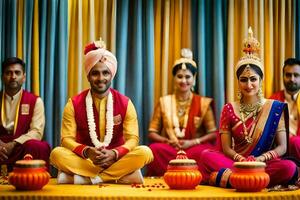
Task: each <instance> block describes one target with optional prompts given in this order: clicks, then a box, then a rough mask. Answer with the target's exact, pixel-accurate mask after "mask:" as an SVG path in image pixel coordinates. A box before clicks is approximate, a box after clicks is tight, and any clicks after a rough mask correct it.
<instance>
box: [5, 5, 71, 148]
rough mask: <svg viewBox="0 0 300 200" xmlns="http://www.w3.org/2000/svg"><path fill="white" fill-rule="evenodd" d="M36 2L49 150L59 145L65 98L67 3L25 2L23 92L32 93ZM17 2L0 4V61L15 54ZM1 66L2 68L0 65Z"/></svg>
mask: <svg viewBox="0 0 300 200" xmlns="http://www.w3.org/2000/svg"><path fill="white" fill-rule="evenodd" d="M37 2H38V3H39V50H40V51H39V55H38V56H39V61H40V63H39V65H40V72H39V73H40V96H41V98H42V99H43V101H44V105H45V115H46V127H45V132H44V139H45V140H46V141H47V142H49V144H50V145H51V146H52V147H55V146H58V145H59V144H60V127H61V118H62V112H63V108H64V105H65V103H66V99H67V72H68V63H67V61H68V60H67V59H68V49H67V47H68V1H67V0H51V1H46V0H40V1H38V0H25V1H24V10H23V12H24V15H23V18H22V20H23V30H22V32H23V55H24V62H25V63H26V83H25V89H26V90H28V91H31V84H32V83H31V82H32V76H31V74H32V67H31V64H32V63H31V60H32V56H33V55H32V45H33V43H32V41H33V32H32V31H33V14H34V3H37ZM17 6H18V1H17V0H2V1H0V11H1V12H0V17H1V18H0V48H1V50H0V60H1V62H2V61H3V60H4V59H5V58H7V57H11V56H16V51H17V18H18V16H17V8H18V7H17ZM1 67H2V66H1Z"/></svg>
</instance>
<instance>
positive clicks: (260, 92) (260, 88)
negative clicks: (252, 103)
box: [257, 86, 264, 100]
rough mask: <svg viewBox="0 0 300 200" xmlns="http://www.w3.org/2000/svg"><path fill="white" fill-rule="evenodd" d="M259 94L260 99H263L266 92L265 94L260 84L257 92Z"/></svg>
mask: <svg viewBox="0 0 300 200" xmlns="http://www.w3.org/2000/svg"><path fill="white" fill-rule="evenodd" d="M257 96H258V99H259V100H261V99H263V98H264V94H263V91H262V87H261V86H260V87H259V89H258V92H257Z"/></svg>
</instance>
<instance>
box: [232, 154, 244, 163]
mask: <svg viewBox="0 0 300 200" xmlns="http://www.w3.org/2000/svg"><path fill="white" fill-rule="evenodd" d="M233 160H234V161H236V162H242V161H244V160H246V159H245V158H244V157H243V156H242V155H240V154H238V153H236V154H234V155H233Z"/></svg>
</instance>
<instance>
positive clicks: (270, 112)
mask: <svg viewBox="0 0 300 200" xmlns="http://www.w3.org/2000/svg"><path fill="white" fill-rule="evenodd" d="M249 33H250V37H249V38H248V40H246V41H245V43H246V44H244V46H245V49H244V52H245V56H244V57H242V59H241V60H240V61H239V62H238V64H237V66H236V75H237V79H238V86H239V90H240V95H238V96H239V101H236V102H232V103H228V104H226V105H225V106H224V107H223V110H222V113H221V119H220V130H219V133H220V137H219V139H220V146H219V147H220V149H219V151H215V150H208V151H203V152H202V154H201V158H200V159H201V160H205V162H203V163H202V165H201V168H202V172H203V176H204V178H203V179H204V182H209V183H210V184H212V185H216V186H221V187H229V186H230V185H229V182H228V180H229V177H230V174H231V168H232V166H233V163H234V162H235V161H238V162H241V161H260V162H265V163H266V172H267V173H268V174H269V176H270V183H269V186H273V185H277V184H283V185H284V184H294V183H295V181H296V180H297V177H298V173H297V168H296V165H295V163H293V162H292V161H290V160H282V159H281V157H282V156H283V155H284V154H286V152H287V149H288V148H287V146H288V145H287V142H288V141H287V138H288V123H287V122H288V121H287V120H288V119H287V117H288V111H287V105H286V104H285V103H282V102H279V101H276V100H269V99H264V98H263V96H262V92H261V87H262V79H263V67H262V64H261V62H260V59H259V58H258V57H257V56H256V54H255V53H257V52H256V50H258V49H259V48H258V47H259V43H258V42H257V40H256V39H255V38H253V36H252V32H249ZM212 172H214V173H212Z"/></svg>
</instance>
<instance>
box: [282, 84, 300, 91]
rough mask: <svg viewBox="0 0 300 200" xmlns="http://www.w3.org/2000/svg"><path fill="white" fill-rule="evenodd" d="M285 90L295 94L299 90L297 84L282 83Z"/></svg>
mask: <svg viewBox="0 0 300 200" xmlns="http://www.w3.org/2000/svg"><path fill="white" fill-rule="evenodd" d="M284 86H285V89H286V90H287V91H289V92H297V91H298V90H299V89H300V86H299V85H298V84H297V83H293V82H287V83H284Z"/></svg>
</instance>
